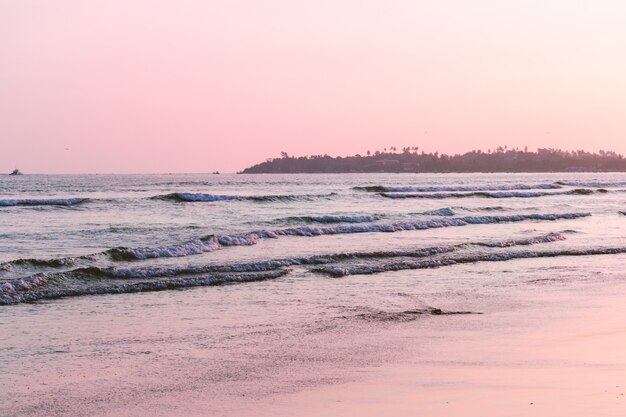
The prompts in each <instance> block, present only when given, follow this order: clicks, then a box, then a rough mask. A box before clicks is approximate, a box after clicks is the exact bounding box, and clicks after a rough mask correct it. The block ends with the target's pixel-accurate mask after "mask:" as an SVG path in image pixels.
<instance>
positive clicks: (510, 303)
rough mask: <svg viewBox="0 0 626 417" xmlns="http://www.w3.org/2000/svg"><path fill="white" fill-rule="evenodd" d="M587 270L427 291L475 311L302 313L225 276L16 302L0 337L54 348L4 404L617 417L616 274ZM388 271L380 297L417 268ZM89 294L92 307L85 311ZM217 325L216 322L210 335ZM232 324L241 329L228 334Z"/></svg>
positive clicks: (620, 364) (619, 331)
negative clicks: (573, 276)
mask: <svg viewBox="0 0 626 417" xmlns="http://www.w3.org/2000/svg"><path fill="white" fill-rule="evenodd" d="M583 269H584V270H585V273H586V274H588V275H585V277H587V278H588V279H584V280H581V281H579V282H565V281H562V282H560V281H550V282H546V283H543V281H540V282H537V283H535V284H532V285H525V286H523V287H520V288H515V287H502V288H497V287H490V288H493V291H492V292H483V293H481V294H478V293H476V294H474V295H472V294H471V293H470V294H467V293H460V294H458V295H457V296H454V294H452V293H447V294H445V297H443V296H441V297H438V296H434V295H433V296H432V297H428V304H429V305H432V306H438V307H441V308H443V309H445V310H461V309H462V310H471V311H475V312H480V313H483V314H472V315H451V316H445V315H429V314H424V315H406V314H403V315H396V316H389V315H388V314H386V315H383V316H379V315H373V316H372V315H365V316H364V315H363V314H362V313H359V314H355V311H352V310H346V312H345V315H346V318H341V317H337V316H336V315H335V314H336V313H332V314H329V318H328V320H326V319H323V318H321V319H315V320H312V319H311V317H310V311H311V310H308V309H306V308H303V309H302V310H301V311H298V310H297V307H293V306H292V307H289V306H282V305H277V306H274V305H273V304H271V303H264V304H263V300H264V299H267V294H274V295H275V296H276V297H280V298H278V299H286V296H287V294H288V290H289V289H288V287H286V286H285V285H281V284H280V283H276V284H268V283H263V284H259V285H258V287H254V286H250V290H249V292H247V293H246V294H247V295H246V297H249V298H248V299H246V300H245V302H243V301H244V298H242V297H243V292H242V291H241V288H236V286H232V287H224V288H223V289H221V290H219V291H216V289H212V288H209V289H205V290H193V291H180V292H163V293H160V294H157V293H149V294H144V295H143V296H142V297H140V298H138V297H131V296H130V295H128V296H119V297H125V298H99V299H93V300H89V299H85V300H84V301H77V300H72V299H67V300H62V301H58V302H54V303H47V304H38V305H33V306H24V307H23V308H24V310H26V309H29V310H32V311H33V313H34V314H36V315H35V316H32V317H29V316H26V315H24V311H21V312H20V311H19V310H11V311H15V312H16V313H15V317H14V318H12V319H11V320H8V321H7V322H6V323H5V327H4V328H5V329H6V331H7V334H12V335H13V338H12V340H11V339H9V341H7V343H10V344H11V343H12V344H13V345H15V346H21V345H22V344H23V345H28V344H32V340H33V337H34V336H33V334H38V335H39V336H37V337H41V338H44V337H45V338H49V335H48V334H52V335H55V336H56V338H57V339H58V340H59V345H58V346H52V345H51V346H48V347H46V349H47V351H45V352H44V351H43V350H42V347H41V346H38V345H37V344H32V345H33V349H36V351H33V355H31V356H29V362H25V361H22V362H20V361H14V362H11V363H10V364H9V363H7V364H8V365H9V367H8V372H7V373H5V374H4V375H2V376H0V381H2V382H3V386H5V387H7V388H6V390H5V391H4V392H3V393H2V394H0V404H1V405H3V407H1V408H0V409H2V413H0V415H1V416H3V417H4V416H22V415H28V416H51V415H54V416H110V417H113V416H115V417H121V416H152V417H160V416H163V417H165V416H172V415H178V416H190V417H200V416H235V417H236V416H240V417H243V416H267V417H270V416H272V417H276V416H278V417H281V416H285V417H287V416H303V417H304V416H307V417H308V416H327V417H348V416H372V417H374V416H377V417H378V416H390V417H404V416H412V417H413V416H429V417H430V416H450V417H452V416H470V417H472V416H475V417H491V416H493V417H495V416H498V417H501V416H531V415H532V416H546V417H548V416H550V417H553V416H624V415H626V398H625V396H626V395H625V394H626V322H624V320H623V319H624V317H626V304H625V303H624V302H623V300H624V297H626V282H624V281H623V280H622V279H621V278H619V277H612V278H606V277H602V276H601V275H595V276H594V275H592V273H591V272H592V271H591V269H592V268H583ZM458 272H459V273H462V272H463V270H462V269H459V270H458ZM433 274H434V275H433V277H438V276H437V275H436V271H435V272H433ZM490 274H493V272H490ZM463 276H464V278H465V279H471V276H469V275H467V274H465V275H463ZM390 278H393V280H391V279H386V278H383V279H382V280H381V279H380V278H378V277H372V278H367V279H371V280H372V281H371V282H370V284H371V283H373V282H378V283H380V285H389V286H390V287H389V288H387V289H388V292H389V293H390V294H398V293H397V290H398V289H401V288H405V289H407V288H409V283H410V282H411V280H412V279H414V278H412V277H411V276H410V273H399V274H395V275H393V276H392V277H390ZM403 279H406V281H403ZM422 279H426V276H425V275H423V278H422ZM363 280H364V278H358V279H357V278H354V279H350V278H348V279H344V280H326V281H322V282H320V281H319V280H311V281H310V284H311V288H310V289H309V291H308V294H309V295H310V296H313V295H314V294H315V292H314V291H313V288H317V289H318V290H319V292H318V295H319V297H324V296H325V294H335V293H337V292H338V291H340V290H341V289H344V291H352V290H353V289H354V288H355V287H353V286H354V285H366V284H363ZM375 280H378V281H375ZM438 282H440V281H438ZM300 285H303V286H306V285H308V284H307V282H306V281H302V282H300ZM442 285H443V284H442ZM280 291H285V293H284V294H282V295H281V293H279V292H280ZM416 291H417V293H419V290H416ZM294 296H296V295H295V294H294ZM209 297H213V298H212V299H211V298H209ZM364 297H365V296H364ZM398 297H400V296H395V298H392V299H391V301H393V302H397V301H398V299H399V298H398ZM400 298H402V299H405V298H406V299H407V300H408V301H407V302H410V303H411V304H414V303H415V301H416V300H415V299H414V298H412V297H408V298H407V297H405V296H401V297H400ZM374 299H375V300H376V303H375V305H377V306H383V305H387V304H389V305H391V304H390V303H391V301H389V303H387V302H386V301H385V300H384V299H381V297H380V296H378V297H375V296H374V295H367V297H365V298H363V300H359V301H355V302H354V304H358V303H360V302H365V301H366V300H374ZM106 300H110V301H112V302H111V303H110V304H109V305H107V304H106V303H104V301H106ZM220 300H221V301H220ZM236 300H239V302H240V303H241V304H239V305H237V304H235V303H234V302H235V301H236ZM294 300H298V298H294ZM94 301H99V302H100V306H99V307H98V308H97V309H91V310H87V309H86V308H87V307H88V306H91V305H93V303H94ZM308 301H309V302H310V303H312V304H314V305H316V304H315V303H316V302H315V300H314V299H310V300H308ZM126 302H128V303H129V304H125V303H126ZM220 302H221V304H219V303H220ZM121 305H127V307H128V308H129V310H128V311H131V312H135V314H136V315H131V314H129V313H128V312H125V311H123V310H120V306H121ZM208 306H210V307H208ZM254 306H256V307H254ZM294 306H297V304H294ZM252 308H256V310H254V311H252V310H251V309H252ZM358 311H359V312H361V311H363V310H358ZM272 312H274V313H272ZM244 314H247V315H244ZM25 317H29V318H25ZM44 318H45V319H44ZM244 318H245V319H246V320H247V321H249V324H248V325H246V326H247V327H246V326H243V327H241V326H242V325H243V324H245V323H243V324H242V320H244ZM259 320H260V321H259ZM257 321H258V322H257ZM70 322H71V323H72V326H67V324H68V323H70ZM8 323H11V327H7V326H6V325H7V324H8ZM215 323H220V326H226V327H221V328H220V329H221V330H220V331H219V332H218V333H216V334H211V332H216V328H215V326H216V324H215ZM228 323H232V324H234V323H237V324H238V326H239V327H237V328H233V334H232V335H228V334H225V333H224V332H225V331H226V329H227V328H228V326H227V325H228ZM269 323H271V325H270V324H269ZM245 328H249V331H247V332H242V329H245ZM264 329H265V330H264ZM29 332H34V333H29ZM20 334H23V336H21V335H20ZM78 335H80V336H78ZM72 337H73V338H75V339H74V340H72V339H71V338H72ZM64 346H65V347H64ZM20 349H23V348H22V347H20ZM10 352H11V350H5V354H7V357H8V356H9V353H10Z"/></svg>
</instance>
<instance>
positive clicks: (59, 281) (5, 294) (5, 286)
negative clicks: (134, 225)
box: [0, 270, 289, 304]
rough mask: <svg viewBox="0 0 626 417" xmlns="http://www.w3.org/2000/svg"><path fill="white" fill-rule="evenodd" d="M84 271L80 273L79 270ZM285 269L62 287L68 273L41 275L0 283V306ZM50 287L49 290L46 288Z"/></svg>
mask: <svg viewBox="0 0 626 417" xmlns="http://www.w3.org/2000/svg"><path fill="white" fill-rule="evenodd" d="M80 272H83V271H80ZM288 273H289V271H288V270H277V271H269V272H259V273H252V274H234V275H215V276H210V277H195V278H170V279H160V280H151V281H143V282H119V281H118V282H104V283H101V284H99V285H98V284H97V283H95V282H93V281H92V282H89V284H87V285H82V286H81V285H64V284H63V282H64V281H67V277H66V275H68V273H58V274H46V273H41V274H37V275H33V276H30V277H27V278H20V279H15V280H11V281H4V282H1V283H0V304H15V303H23V302H32V301H38V300H47V299H54V298H61V297H76V296H81V295H97V294H127V293H137V292H147V291H163V290H173V289H181V288H189V287H200V286H212V285H224V284H234V283H243V282H254V281H266V280H270V279H276V278H280V277H282V276H284V275H286V274H288ZM48 286H50V287H51V288H47V287H48Z"/></svg>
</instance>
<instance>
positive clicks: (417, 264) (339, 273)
mask: <svg viewBox="0 0 626 417" xmlns="http://www.w3.org/2000/svg"><path fill="white" fill-rule="evenodd" d="M617 254H626V247H619V248H598V249H569V250H559V251H527V252H506V253H491V254H478V255H469V256H459V257H450V258H438V259H428V260H422V261H411V260H405V261H401V262H393V263H383V264H376V265H357V266H348V267H340V266H329V267H319V268H316V269H314V272H319V273H323V274H328V275H331V276H334V277H343V276H348V275H371V274H378V273H382V272H391V271H403V270H412V269H432V268H440V267H444V266H451V265H461V264H469V263H478V262H504V261H510V260H515V259H534V258H556V257H563V256H592V255H617Z"/></svg>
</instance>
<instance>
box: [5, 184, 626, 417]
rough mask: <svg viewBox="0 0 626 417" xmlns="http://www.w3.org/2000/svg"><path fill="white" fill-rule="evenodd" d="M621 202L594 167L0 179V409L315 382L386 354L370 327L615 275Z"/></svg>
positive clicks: (85, 405)
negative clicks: (474, 171)
mask: <svg viewBox="0 0 626 417" xmlns="http://www.w3.org/2000/svg"><path fill="white" fill-rule="evenodd" d="M625 211H626V174H610V173H607V174H604V173H602V174H597V173H589V174H579V173H554V174H552V173H551V174H471V175H467V174H463V175H458V174H338V175H328V174H317V175H310V174H309V175H295V174H292V175H234V174H233V175H230V174H221V175H213V174H188V175H182V174H167V175H166V174H163V175H67V176H62V175H23V176H0V319H1V320H0V331H1V332H2V335H3V337H2V339H3V340H2V341H1V342H0V353H1V355H0V368H2V370H3V371H2V374H3V376H0V382H2V385H3V386H6V387H10V388H8V389H7V390H4V393H3V394H0V404H2V403H4V405H5V407H6V409H9V410H12V412H14V413H15V414H16V415H18V414H20V413H25V414H28V415H46V414H47V413H53V414H55V415H66V414H67V415H103V414H102V413H103V409H101V408H98V407H96V406H94V404H101V405H102V406H104V405H103V404H107V406H108V407H111V404H113V405H114V406H121V405H122V404H125V403H126V402H128V401H130V398H133V399H134V400H136V399H137V398H139V397H141V398H156V396H157V395H158V393H159V392H163V390H165V391H167V392H170V391H177V390H179V389H182V388H180V387H181V386H184V387H186V389H198V390H199V389H201V387H206V386H211V387H213V388H215V387H219V388H220V390H217V393H216V394H215V395H216V396H217V397H219V396H220V395H222V397H220V398H221V400H220V401H221V403H222V404H225V403H227V401H226V400H225V399H224V398H226V397H224V396H225V395H226V394H224V392H228V393H229V394H228V395H234V394H233V393H239V394H242V393H246V392H254V393H257V394H258V395H261V394H260V393H264V392H271V391H272V390H278V391H280V390H281V389H282V390H285V389H286V388H285V387H291V388H290V389H297V388H294V386H295V387H303V386H308V385H310V384H331V383H333V381H337V380H341V379H342V378H344V376H345V375H346V374H347V373H346V372H343V371H341V370H342V369H343V370H345V369H347V368H346V367H348V368H350V369H352V368H354V367H357V366H363V365H364V364H368V363H372V362H377V361H383V360H387V359H389V358H390V357H391V356H393V355H394V352H395V349H390V348H389V346H386V345H381V344H380V343H382V342H380V341H377V342H373V341H374V340H377V339H376V338H377V337H378V336H377V335H379V331H380V326H381V323H383V324H384V326H393V325H395V324H396V323H407V322H410V321H413V320H418V319H420V320H421V319H424V320H437V319H439V317H438V316H446V317H445V318H442V319H443V320H444V321H442V322H440V323H441V325H443V326H455V325H456V324H455V323H462V322H463V320H473V321H476V320H478V321H480V320H481V318H480V316H481V315H484V314H489V313H490V312H494V311H499V310H503V309H504V310H506V309H508V310H511V309H513V310H514V309H515V308H516V307H515V306H516V303H519V302H521V301H520V300H523V299H524V294H525V293H528V292H536V291H542V288H544V286H546V285H548V286H550V285H551V286H555V285H556V286H562V287H566V288H567V287H570V286H571V287H572V288H574V287H575V284H576V283H577V282H581V281H589V280H605V279H608V278H607V277H612V276H618V275H619V274H620V273H621V271H622V267H623V261H624V260H625V259H626V256H625V255H626V242H625V241H624V236H626V215H624V214H623V212H625ZM511 294H513V295H511ZM338 329H340V330H341V332H339V330H338ZM338 332H339V333H338ZM342 334H343V335H349V336H347V337H348V339H346V340H344V341H343V342H342V343H344V344H342V345H341V346H338V345H336V344H337V343H339V340H341V337H338V335H342ZM359 338H365V339H364V340H361V339H359ZM303 340H306V341H307V343H306V344H301V341H303ZM394 343H398V345H396V346H397V349H398V351H400V350H401V347H400V344H401V342H400V341H395V342H394ZM329 346H335V347H334V348H331V347H329ZM333 349H334V350H333ZM346 349H347V350H349V353H347V352H346ZM372 352H377V353H375V354H374V353H372ZM155 358H157V359H155ZM287 358H291V359H287ZM194 360H195V361H194ZM154 361H157V362H158V363H159V365H158V366H157V365H156V364H155V362H154ZM290 361H291V362H290ZM338 362H340V363H341V364H342V365H340V366H337V363H338ZM200 363H201V364H202V367H203V368H202V369H203V372H202V374H201V375H199V374H198V373H197V369H198V368H197V366H198V364H200ZM311 363H316V364H318V365H319V366H322V365H320V364H324V366H323V370H324V371H323V372H322V371H320V370H319V369H318V370H317V371H315V372H313V371H311V372H312V374H310V375H309V374H307V373H306V372H304V371H302V372H301V373H300V374H298V375H299V377H298V378H300V379H297V378H296V379H297V380H296V379H294V378H295V376H294V375H293V374H292V373H290V372H289V371H288V370H289V369H294V367H296V368H298V367H304V368H307V367H308V368H307V369H309V370H310V369H313V368H315V367H313V368H311V367H310V364H311ZM288 364H290V365H288ZM112 369H115V370H116V372H118V371H119V372H120V374H119V375H118V374H117V373H115V375H114V374H113V373H112V371H111V370H112ZM124 369H126V370H133V373H132V375H128V374H124V371H123V370H124ZM298 369H299V368H298ZM316 369H317V368H316ZM86 370H88V372H87V371H86ZM183 370H184V371H183ZM279 370H282V371H279ZM128 372H130V371H128ZM276 372H278V374H276ZM307 372H308V371H307ZM85 374H86V375H87V376H85ZM80 375H83V376H82V377H80ZM94 375H95V376H94ZM302 375H308V376H307V377H306V378H305V377H302ZM85 377H86V378H88V379H89V378H92V379H93V378H95V380H91V383H90V385H84V384H81V379H82V378H85ZM294 381H295V382H294ZM42 384H43V385H42ZM194 384H195V385H194ZM294 384H295V385H294ZM298 384H300V385H298ZM131 386H132V387H135V389H138V388H137V386H140V387H142V388H141V389H138V390H136V391H132V389H131V388H132V387H131ZM120 387H125V390H124V391H123V392H124V393H122V391H120V390H121V388H120ZM146 387H150V388H149V389H148V388H146ZM176 387H178V388H176ZM261 387H264V388H263V389H261ZM157 388H159V389H161V390H162V391H159V390H158V389H157ZM126 389H131V391H132V393H130V394H129V392H131V391H127V390H126ZM177 392H179V391H177ZM147 393H148V394H147ZM151 396H153V397H151ZM51 398H52V399H54V401H52V402H50V401H51V400H50V399H51ZM95 398H108V400H107V401H104V402H102V401H100V402H98V401H95V400H94V399H95ZM61 400H65V401H61ZM134 400H133V401H134ZM81 401H82V402H81ZM216 401H217V400H216ZM69 404H71V405H69ZM90 407H91V408H90ZM93 407H95V408H93ZM76 410H80V412H77V411H76ZM47 415H51V414H47Z"/></svg>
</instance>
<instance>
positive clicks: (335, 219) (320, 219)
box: [282, 215, 382, 223]
mask: <svg viewBox="0 0 626 417" xmlns="http://www.w3.org/2000/svg"><path fill="white" fill-rule="evenodd" d="M380 219H382V216H374V215H361V216H293V217H287V218H285V219H282V220H286V221H291V222H302V223H371V222H375V221H377V220H380Z"/></svg>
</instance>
